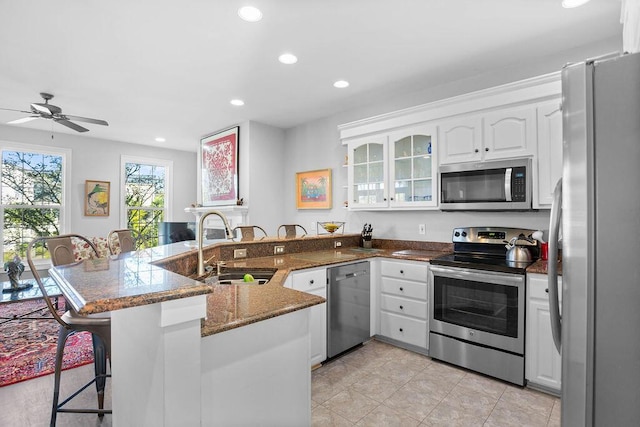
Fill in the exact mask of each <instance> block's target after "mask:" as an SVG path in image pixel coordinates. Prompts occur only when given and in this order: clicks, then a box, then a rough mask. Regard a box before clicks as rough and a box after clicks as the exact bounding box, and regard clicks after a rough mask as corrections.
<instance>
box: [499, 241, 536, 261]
mask: <svg viewBox="0 0 640 427" xmlns="http://www.w3.org/2000/svg"><path fill="white" fill-rule="evenodd" d="M518 240H526V241H529V240H528V239H526V238H525V237H524V236H522V235H521V236H519V237H514V238H513V239H511V241H510V242H506V243H507V244H506V245H505V248H507V261H510V262H531V261H532V256H531V252H530V251H529V249H527V248H526V247H524V246H518V245H516V242H517V241H518Z"/></svg>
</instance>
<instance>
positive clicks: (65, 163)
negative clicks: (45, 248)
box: [0, 140, 72, 271]
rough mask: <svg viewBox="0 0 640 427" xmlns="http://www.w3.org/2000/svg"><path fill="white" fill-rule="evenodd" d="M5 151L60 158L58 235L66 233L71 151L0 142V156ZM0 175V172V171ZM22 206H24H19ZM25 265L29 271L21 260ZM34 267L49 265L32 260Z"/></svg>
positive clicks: (0, 206) (1, 231) (0, 211)
mask: <svg viewBox="0 0 640 427" xmlns="http://www.w3.org/2000/svg"><path fill="white" fill-rule="evenodd" d="M5 151H19V152H23V153H33V154H44V155H52V156H60V157H62V179H63V181H62V203H61V205H60V207H59V209H60V216H59V218H60V234H66V233H68V232H69V231H68V230H70V228H71V215H70V214H69V206H71V191H69V189H70V188H71V185H72V184H71V166H70V165H71V161H72V157H71V156H72V151H71V149H70V148H61V147H51V146H46V145H38V144H28V143H20V142H14V141H6V140H0V156H1V153H3V152H5ZM0 174H1V171H0ZM1 193H2V187H1V186H0V215H1V218H2V220H0V222H1V223H2V227H0V239H2V242H3V248H2V251H1V254H2V256H3V259H4V210H5V207H6V206H5V205H4V204H3V203H2V201H1V200H2V198H1V196H2V194H1ZM7 206H8V205H7ZM21 206H24V205H21ZM23 263H24V264H25V268H26V271H28V270H29V267H28V266H27V265H26V260H23ZM34 264H35V266H36V267H37V268H38V270H40V269H41V268H46V267H48V266H50V265H51V263H50V261H49V260H41V259H35V260H34Z"/></svg>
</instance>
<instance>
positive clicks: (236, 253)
mask: <svg viewBox="0 0 640 427" xmlns="http://www.w3.org/2000/svg"><path fill="white" fill-rule="evenodd" d="M233 257H234V258H246V257H247V250H246V249H234V250H233Z"/></svg>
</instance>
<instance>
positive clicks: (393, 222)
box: [283, 38, 621, 242]
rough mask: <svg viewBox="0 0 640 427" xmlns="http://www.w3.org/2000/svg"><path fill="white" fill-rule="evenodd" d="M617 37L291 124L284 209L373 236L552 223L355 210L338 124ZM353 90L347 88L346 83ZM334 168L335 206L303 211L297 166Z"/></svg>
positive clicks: (599, 49) (588, 51)
mask: <svg viewBox="0 0 640 427" xmlns="http://www.w3.org/2000/svg"><path fill="white" fill-rule="evenodd" d="M620 44H621V42H620V40H619V39H618V38H613V39H609V40H605V41H603V42H601V43H597V44H592V45H589V46H581V47H577V48H575V49H572V50H571V51H568V52H565V53H564V54H561V55H554V56H549V57H543V58H532V59H531V61H530V62H529V63H526V64H524V63H522V64H513V66H511V67H508V68H502V69H497V70H494V71H493V72H491V73H485V74H481V75H478V76H476V77H474V78H470V79H465V80H461V81H456V82H451V83H448V84H445V85H441V86H436V87H433V86H430V85H429V84H428V82H425V85H424V90H422V91H415V92H412V93H404V94H397V95H396V96H391V97H387V98H385V99H377V100H375V99H370V97H367V96H362V101H363V103H362V105H361V106H360V107H358V108H356V109H352V110H349V111H343V112H340V113H336V114H334V115H332V116H330V117H326V118H323V119H320V120H316V121H313V122H310V123H306V124H303V125H301V126H297V127H295V128H292V129H288V130H287V132H286V139H285V144H286V147H285V148H286V151H287V159H288V161H287V162H286V163H285V164H284V165H283V166H284V175H285V181H284V185H283V188H284V194H285V196H284V198H285V199H284V203H285V204H284V209H283V213H284V215H285V216H286V217H287V218H288V219H290V220H291V221H292V222H297V223H299V224H302V225H303V226H305V227H309V226H310V225H311V223H313V222H315V221H325V220H336V221H346V223H347V226H346V231H348V232H359V231H360V230H361V229H362V225H363V224H364V223H371V224H373V227H374V238H375V237H380V238H397V239H408V240H428V241H440V242H450V241H451V230H452V229H453V228H454V227H456V226H472V225H503V226H514V227H524V228H532V229H538V228H542V229H547V228H548V221H549V212H548V211H540V212H527V213H481V214H479V213H467V212H455V213H447V212H440V211H413V212H398V211H390V212H351V211H348V210H346V209H344V208H343V207H342V206H343V202H344V200H346V196H347V193H346V191H347V190H346V189H344V188H343V187H344V186H346V185H347V171H346V170H345V168H343V167H342V164H343V163H344V157H345V155H346V153H347V149H346V147H345V146H342V144H341V142H340V139H339V133H338V130H337V126H338V125H340V124H343V123H348V122H351V121H355V120H360V119H364V118H367V117H372V116H375V115H379V114H384V113H389V112H392V111H396V110H400V109H403V108H408V107H413V106H416V105H421V104H425V103H428V102H432V101H436V100H439V99H445V98H449V97H452V96H456V95H461V94H464V93H468V92H473V91H477V90H481V89H485V88H489V87H493V86H498V85H501V84H506V83H510V82H514V81H518V80H523V79H526V78H531V77H535V76H538V75H542V74H547V73H551V72H554V71H558V70H560V69H561V68H562V66H563V65H564V64H566V63H568V62H575V61H580V60H583V59H585V58H589V57H594V56H599V55H602V54H605V53H609V52H614V51H617V50H620V48H621V45H620ZM352 84H353V86H355V84H357V82H352ZM347 90H348V89H347ZM328 167H329V168H332V169H333V195H334V201H333V208H332V209H331V210H312V211H311V210H308V211H298V210H296V207H295V206H296V205H295V179H294V177H295V172H300V171H305V170H315V169H323V168H328ZM418 224H426V234H425V235H419V234H418Z"/></svg>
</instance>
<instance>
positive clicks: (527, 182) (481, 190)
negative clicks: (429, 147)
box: [438, 158, 532, 211]
mask: <svg viewBox="0 0 640 427" xmlns="http://www.w3.org/2000/svg"><path fill="white" fill-rule="evenodd" d="M438 175H439V178H440V209H441V210H443V211H460V210H473V211H489V210H491V211H494V210H495V211H503V210H521V211H523V210H531V207H532V204H531V159H529V158H521V159H510V160H499V161H487V162H473V163H459V164H452V165H441V166H440V169H439V172H438Z"/></svg>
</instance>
